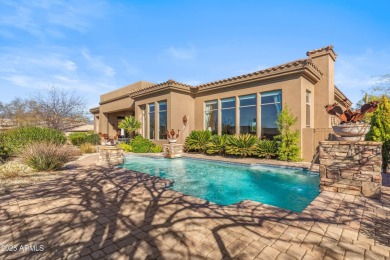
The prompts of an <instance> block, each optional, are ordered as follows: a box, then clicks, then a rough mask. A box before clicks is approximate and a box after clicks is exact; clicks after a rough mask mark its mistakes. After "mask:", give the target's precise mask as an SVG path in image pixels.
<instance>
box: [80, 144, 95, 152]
mask: <svg viewBox="0 0 390 260" xmlns="http://www.w3.org/2000/svg"><path fill="white" fill-rule="evenodd" d="M80 151H81V152H82V153H96V147H95V146H94V145H93V144H91V143H83V144H81V145H80Z"/></svg>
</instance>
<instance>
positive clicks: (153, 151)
mask: <svg viewBox="0 0 390 260" xmlns="http://www.w3.org/2000/svg"><path fill="white" fill-rule="evenodd" d="M162 151H163V148H162V147H161V146H159V145H156V146H154V147H152V149H150V152H151V153H161V152H162Z"/></svg>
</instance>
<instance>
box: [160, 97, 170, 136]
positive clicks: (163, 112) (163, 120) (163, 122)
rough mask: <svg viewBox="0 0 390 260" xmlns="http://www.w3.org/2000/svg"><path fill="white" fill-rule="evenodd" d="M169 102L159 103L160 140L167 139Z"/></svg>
mask: <svg viewBox="0 0 390 260" xmlns="http://www.w3.org/2000/svg"><path fill="white" fill-rule="evenodd" d="M167 130H168V128H167V102H166V101H161V102H158V138H159V139H167V134H166V131H167Z"/></svg>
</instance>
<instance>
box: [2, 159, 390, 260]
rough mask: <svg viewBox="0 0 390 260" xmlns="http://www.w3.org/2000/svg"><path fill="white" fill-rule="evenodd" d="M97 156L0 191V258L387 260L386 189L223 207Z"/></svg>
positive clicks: (389, 216) (389, 204) (389, 192)
mask: <svg viewBox="0 0 390 260" xmlns="http://www.w3.org/2000/svg"><path fill="white" fill-rule="evenodd" d="M96 159H97V158H96V156H95V155H92V156H89V157H85V158H84V159H82V160H79V161H77V165H76V167H74V168H72V169H69V170H66V171H64V174H62V175H59V177H57V178H55V179H53V180H49V181H47V182H45V183H41V184H36V185H33V186H30V187H26V188H24V189H23V190H20V191H16V192H14V193H12V194H11V195H5V196H2V197H0V234H1V236H0V246H2V247H1V248H0V250H1V251H0V259H23V258H31V259H45V258H47V259H77V258H80V259H103V258H104V259H188V258H191V259H232V258H235V259H322V258H324V259H361V258H366V259H389V258H390V241H389V239H390V232H389V230H390V188H389V187H383V196H382V198H381V200H371V199H367V198H362V197H357V196H352V195H345V194H335V193H332V192H322V193H321V194H320V195H319V196H318V197H317V198H316V199H315V200H314V201H313V202H312V203H311V204H310V205H309V206H308V207H307V208H306V209H305V210H304V211H303V212H301V213H294V212H290V211H286V210H283V209H280V208H276V207H272V206H268V205H263V204H260V203H256V202H252V201H243V202H241V203H239V204H236V205H230V206H225V207H223V206H218V205H215V204H210V203H209V202H207V201H204V200H201V199H198V198H194V197H191V196H186V195H183V194H181V193H179V192H175V191H172V190H169V189H167V188H165V187H166V185H167V184H168V181H167V180H162V179H159V178H154V177H150V176H148V175H144V174H140V173H136V172H132V171H128V170H124V169H117V168H106V167H104V166H99V165H96V164H95V161H96ZM383 181H384V184H385V185H387V184H389V185H390V175H384V176H383ZM42 247H43V248H42ZM15 248H16V249H17V250H15V251H13V250H14V249H15Z"/></svg>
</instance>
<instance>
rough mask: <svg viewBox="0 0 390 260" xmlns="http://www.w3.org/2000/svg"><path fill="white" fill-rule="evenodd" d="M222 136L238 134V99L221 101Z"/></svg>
mask: <svg viewBox="0 0 390 260" xmlns="http://www.w3.org/2000/svg"><path fill="white" fill-rule="evenodd" d="M221 105H222V109H221V110H222V111H221V112H222V134H228V135H233V134H235V133H236V98H234V97H232V98H225V99H221Z"/></svg>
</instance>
